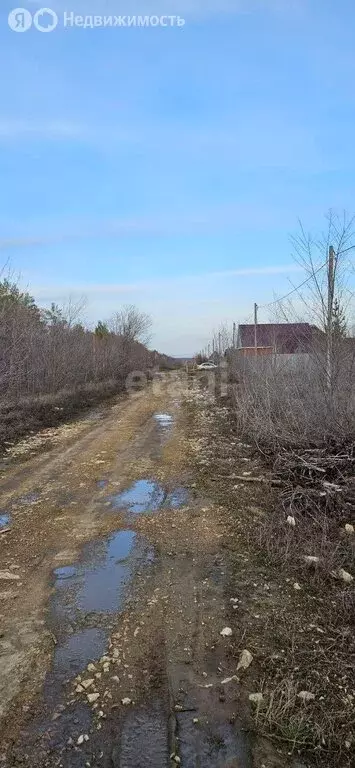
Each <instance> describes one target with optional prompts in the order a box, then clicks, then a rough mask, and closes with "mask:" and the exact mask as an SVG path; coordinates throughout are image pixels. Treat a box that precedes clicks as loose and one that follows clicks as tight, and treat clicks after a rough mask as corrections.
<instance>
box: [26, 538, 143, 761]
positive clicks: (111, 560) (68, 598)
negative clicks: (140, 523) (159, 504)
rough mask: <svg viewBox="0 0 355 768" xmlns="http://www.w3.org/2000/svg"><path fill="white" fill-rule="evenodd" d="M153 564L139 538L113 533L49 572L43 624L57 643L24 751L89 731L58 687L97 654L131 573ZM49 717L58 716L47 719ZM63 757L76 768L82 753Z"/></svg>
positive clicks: (81, 708)
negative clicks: (46, 613)
mask: <svg viewBox="0 0 355 768" xmlns="http://www.w3.org/2000/svg"><path fill="white" fill-rule="evenodd" d="M153 559H154V552H153V550H152V549H151V547H150V546H149V544H148V543H147V541H146V540H145V539H144V538H143V537H142V536H140V535H139V534H136V533H134V531H118V532H116V533H114V534H112V535H111V536H108V537H107V538H105V539H99V540H96V541H93V542H89V543H88V544H86V545H85V546H84V547H83V550H82V553H81V556H80V558H79V559H78V561H77V562H75V563H73V564H72V565H68V566H64V567H60V568H57V569H56V570H55V571H54V572H53V581H54V585H53V586H54V589H53V595H52V599H51V602H50V606H49V620H48V624H49V627H50V629H51V631H52V632H53V634H54V636H55V638H56V641H57V643H56V645H55V649H54V658H53V663H52V667H51V669H50V671H49V672H48V673H47V675H46V678H45V682H44V686H43V699H42V703H43V706H42V711H41V713H40V714H38V715H36V716H35V717H34V718H33V719H32V720H31V722H30V723H29V727H28V729H27V731H26V732H24V734H23V735H24V738H25V740H26V750H27V747H29V749H34V750H36V749H37V746H38V743H39V742H38V739H39V737H40V738H43V747H44V748H45V749H55V750H58V749H59V748H60V751H61V752H63V749H64V748H65V745H66V744H67V743H68V739H69V738H73V737H74V739H75V740H76V739H77V736H78V734H79V733H87V732H88V730H89V729H90V723H91V717H92V715H91V711H90V708H89V707H88V706H87V705H86V704H85V705H83V704H81V703H79V702H73V703H71V704H69V705H68V706H67V707H66V708H64V707H63V700H64V695H63V694H64V690H65V689H64V690H63V686H64V685H65V683H66V682H69V681H70V680H72V679H73V678H74V677H75V676H76V675H77V674H79V673H80V672H82V671H83V670H84V669H85V667H86V666H87V665H88V664H89V662H90V661H93V662H94V661H97V659H99V658H100V656H102V655H103V653H104V652H105V650H106V647H107V641H108V637H109V635H110V632H111V631H112V622H113V615H114V614H116V613H118V612H119V611H121V610H122V609H123V607H124V603H125V599H126V597H128V589H129V586H130V584H131V582H132V580H133V578H134V576H135V574H136V573H137V571H138V570H140V569H141V568H142V567H144V566H148V565H149V563H151V562H152V561H153ZM54 712H57V715H58V712H59V713H60V716H58V717H57V716H55V717H54V718H53V713H54ZM69 754H70V756H69V755H68V760H69V762H68V763H66V762H65V765H68V766H69V765H70V766H71V767H72V768H74V766H75V767H76V766H78V768H79V767H80V768H81V766H82V765H83V762H82V760H83V755H82V753H81V752H80V751H79V752H78V754H77V755H76V754H75V753H73V751H72V749H71V748H70V749H69ZM31 764H37V761H36V760H33V761H32V763H31ZM61 764H64V763H61ZM41 765H42V763H41Z"/></svg>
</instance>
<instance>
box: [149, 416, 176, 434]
mask: <svg viewBox="0 0 355 768" xmlns="http://www.w3.org/2000/svg"><path fill="white" fill-rule="evenodd" d="M154 419H155V421H156V422H157V424H158V426H159V427H161V429H165V430H168V429H172V427H173V423H174V422H173V417H172V416H171V415H170V413H155V414H154Z"/></svg>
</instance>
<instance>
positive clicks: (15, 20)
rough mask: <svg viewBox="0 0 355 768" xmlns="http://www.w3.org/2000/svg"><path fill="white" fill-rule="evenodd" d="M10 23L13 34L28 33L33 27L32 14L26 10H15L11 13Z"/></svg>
mask: <svg viewBox="0 0 355 768" xmlns="http://www.w3.org/2000/svg"><path fill="white" fill-rule="evenodd" d="M8 23H9V27H10V29H12V31H13V32H27V30H28V29H29V28H30V27H31V25H32V14H31V13H30V12H29V11H27V10H26V8H14V10H13V11H10V13H9V16H8Z"/></svg>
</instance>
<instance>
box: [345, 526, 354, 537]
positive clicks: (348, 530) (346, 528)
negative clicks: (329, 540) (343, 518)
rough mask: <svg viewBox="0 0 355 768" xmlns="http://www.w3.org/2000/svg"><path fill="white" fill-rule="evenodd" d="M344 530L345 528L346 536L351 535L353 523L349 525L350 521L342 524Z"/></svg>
mask: <svg viewBox="0 0 355 768" xmlns="http://www.w3.org/2000/svg"><path fill="white" fill-rule="evenodd" d="M344 530H345V533H347V534H348V536H352V535H353V533H354V531H355V528H354V526H353V525H351V523H346V524H345V526H344Z"/></svg>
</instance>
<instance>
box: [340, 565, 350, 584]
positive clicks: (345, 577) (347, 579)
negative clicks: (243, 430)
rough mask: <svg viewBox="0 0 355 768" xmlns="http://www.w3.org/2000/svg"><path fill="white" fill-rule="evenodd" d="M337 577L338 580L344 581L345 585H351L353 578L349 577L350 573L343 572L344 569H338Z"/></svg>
mask: <svg viewBox="0 0 355 768" xmlns="http://www.w3.org/2000/svg"><path fill="white" fill-rule="evenodd" d="M338 577H339V579H342V580H343V581H345V584H351V583H352V582H353V581H354V577H353V576H352V575H351V573H348V571H345V570H344V568H339V571H338Z"/></svg>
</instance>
